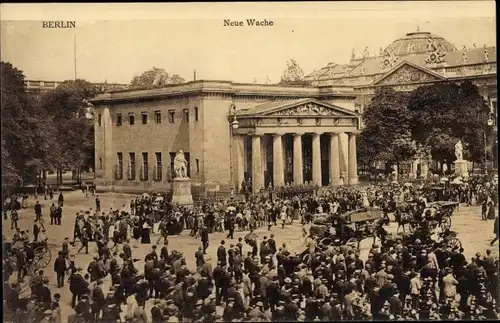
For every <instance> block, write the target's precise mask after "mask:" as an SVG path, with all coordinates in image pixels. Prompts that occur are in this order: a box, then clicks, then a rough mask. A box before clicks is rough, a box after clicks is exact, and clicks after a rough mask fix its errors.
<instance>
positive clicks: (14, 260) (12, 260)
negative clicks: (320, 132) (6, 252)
mask: <svg viewBox="0 0 500 323" xmlns="http://www.w3.org/2000/svg"><path fill="white" fill-rule="evenodd" d="M7 261H9V262H10V263H11V264H12V267H13V270H14V271H17V258H16V255H10V256H9V257H8V258H7Z"/></svg>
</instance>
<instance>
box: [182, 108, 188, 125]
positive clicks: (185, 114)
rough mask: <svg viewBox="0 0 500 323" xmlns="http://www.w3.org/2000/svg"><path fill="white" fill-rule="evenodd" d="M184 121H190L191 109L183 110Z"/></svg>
mask: <svg viewBox="0 0 500 323" xmlns="http://www.w3.org/2000/svg"><path fill="white" fill-rule="evenodd" d="M183 115H184V122H189V109H184V110H183Z"/></svg>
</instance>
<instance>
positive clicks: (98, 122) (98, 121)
mask: <svg viewBox="0 0 500 323" xmlns="http://www.w3.org/2000/svg"><path fill="white" fill-rule="evenodd" d="M101 122H102V116H101V115H100V114H99V115H97V124H98V125H99V127H100V126H101Z"/></svg>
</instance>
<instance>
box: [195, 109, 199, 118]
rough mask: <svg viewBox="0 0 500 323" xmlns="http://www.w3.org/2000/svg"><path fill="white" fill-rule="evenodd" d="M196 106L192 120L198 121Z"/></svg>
mask: <svg viewBox="0 0 500 323" xmlns="http://www.w3.org/2000/svg"><path fill="white" fill-rule="evenodd" d="M198 117H199V116H198V107H196V108H194V121H198Z"/></svg>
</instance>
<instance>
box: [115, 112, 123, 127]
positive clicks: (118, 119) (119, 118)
mask: <svg viewBox="0 0 500 323" xmlns="http://www.w3.org/2000/svg"><path fill="white" fill-rule="evenodd" d="M116 125H117V126H121V125H122V114H121V113H117V114H116Z"/></svg>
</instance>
